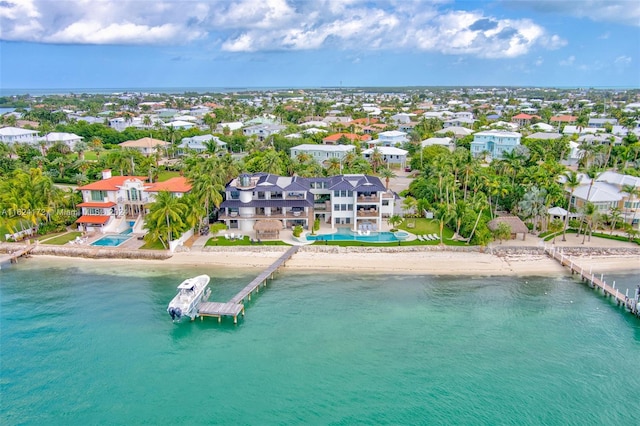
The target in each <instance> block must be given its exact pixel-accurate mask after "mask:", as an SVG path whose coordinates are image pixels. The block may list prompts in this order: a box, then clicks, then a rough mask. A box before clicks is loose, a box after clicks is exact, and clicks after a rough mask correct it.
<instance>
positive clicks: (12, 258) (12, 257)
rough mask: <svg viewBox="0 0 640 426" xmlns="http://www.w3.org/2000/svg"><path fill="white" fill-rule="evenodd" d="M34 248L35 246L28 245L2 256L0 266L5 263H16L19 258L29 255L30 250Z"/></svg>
mask: <svg viewBox="0 0 640 426" xmlns="http://www.w3.org/2000/svg"><path fill="white" fill-rule="evenodd" d="M34 248H35V246H33V245H29V246H27V247H25V248H23V249H20V250H16V251H14V252H11V253H9V254H4V255H2V256H0V265H2V264H3V263H6V262H11V263H17V262H18V258H19V257H22V256H27V255H28V254H29V253H31V250H33V249H34Z"/></svg>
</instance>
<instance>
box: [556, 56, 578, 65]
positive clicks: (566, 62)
mask: <svg viewBox="0 0 640 426" xmlns="http://www.w3.org/2000/svg"><path fill="white" fill-rule="evenodd" d="M575 62H576V57H575V56H573V55H571V56H569V57H568V58H567V59H563V60H561V61H560V65H562V66H563V67H570V66H571V65H573V64H574V63H575Z"/></svg>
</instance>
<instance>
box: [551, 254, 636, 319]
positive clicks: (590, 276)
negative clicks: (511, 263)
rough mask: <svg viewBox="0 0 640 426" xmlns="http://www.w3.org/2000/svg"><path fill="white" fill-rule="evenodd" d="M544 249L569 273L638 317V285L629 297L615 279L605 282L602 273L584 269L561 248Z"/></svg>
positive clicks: (627, 292)
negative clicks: (578, 276)
mask: <svg viewBox="0 0 640 426" xmlns="http://www.w3.org/2000/svg"><path fill="white" fill-rule="evenodd" d="M544 251H545V253H547V254H548V255H549V257H551V258H552V259H555V260H557V261H558V262H560V265H562V266H566V267H568V268H569V270H570V271H571V274H579V275H580V279H581V280H582V281H586V282H587V283H589V285H590V286H591V287H593V288H598V289H601V290H602V292H603V294H604V296H605V297H613V298H614V300H615V302H616V303H617V304H618V306H620V305H622V306H624V307H626V308H627V309H628V310H629V312H631V313H632V314H633V315H635V316H637V317H639V318H640V286H638V288H637V289H636V292H635V295H633V296H631V297H630V296H629V290H628V289H627V291H626V292H625V294H622V293H620V291H619V290H618V289H617V288H616V282H615V281H614V282H613V283H612V285H609V284H607V282H606V281H605V279H604V274H600V276H599V277H597V276H596V274H595V273H594V272H593V271H592V270H591V268H590V269H589V270H588V271H587V270H585V269H584V267H582V266H580V265H577V264H575V263H574V262H573V261H572V260H571V257H570V256H565V255H564V253H563V252H562V251H561V250H556V248H555V247H553V248H552V247H545V249H544Z"/></svg>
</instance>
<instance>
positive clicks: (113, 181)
mask: <svg viewBox="0 0 640 426" xmlns="http://www.w3.org/2000/svg"><path fill="white" fill-rule="evenodd" d="M133 179H137V180H141V181H146V180H147V178H146V177H145V176H114V177H111V178H109V179H102V180H99V181H97V182H93V183H89V184H87V185H84V186H80V187H78V189H79V190H80V191H83V190H85V189H88V190H92V191H117V190H118V189H119V188H120V187H121V186H122V185H124V183H125V182H126V181H127V180H133Z"/></svg>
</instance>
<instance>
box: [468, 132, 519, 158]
mask: <svg viewBox="0 0 640 426" xmlns="http://www.w3.org/2000/svg"><path fill="white" fill-rule="evenodd" d="M521 139H522V135H521V134H520V133H517V132H507V131H503V130H487V131H484V132H478V133H475V134H474V135H473V141H472V142H471V154H472V155H473V156H474V157H479V156H482V155H485V154H487V153H488V155H489V156H491V158H492V159H501V158H502V156H503V154H504V153H506V152H511V151H513V149H514V148H515V147H516V146H517V145H520V140H521Z"/></svg>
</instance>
